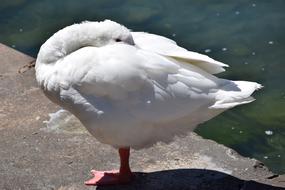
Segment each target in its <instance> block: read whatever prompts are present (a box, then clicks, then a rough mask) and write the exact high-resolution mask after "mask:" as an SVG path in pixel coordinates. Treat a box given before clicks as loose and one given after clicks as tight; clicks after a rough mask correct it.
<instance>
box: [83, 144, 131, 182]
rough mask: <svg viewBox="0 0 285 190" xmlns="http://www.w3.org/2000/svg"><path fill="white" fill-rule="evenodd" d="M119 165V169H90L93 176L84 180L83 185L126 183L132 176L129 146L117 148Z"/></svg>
mask: <svg viewBox="0 0 285 190" xmlns="http://www.w3.org/2000/svg"><path fill="white" fill-rule="evenodd" d="M119 155H120V161H121V166H120V170H119V171H95V170H92V171H91V173H92V174H93V176H94V177H93V178H92V179H90V180H88V181H86V182H85V185H116V184H126V183H128V182H130V181H131V180H132V178H133V173H132V172H131V169H130V165H129V157H130V148H120V149H119Z"/></svg>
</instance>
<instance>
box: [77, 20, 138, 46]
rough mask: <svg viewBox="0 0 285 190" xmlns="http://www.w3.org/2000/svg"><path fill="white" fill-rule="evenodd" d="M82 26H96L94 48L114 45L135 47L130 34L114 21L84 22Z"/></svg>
mask: <svg viewBox="0 0 285 190" xmlns="http://www.w3.org/2000/svg"><path fill="white" fill-rule="evenodd" d="M82 24H90V25H93V24H94V25H96V27H95V28H96V30H94V33H95V35H96V38H97V39H96V40H94V46H96V47H100V46H105V45H109V44H114V43H125V44H129V45H135V43H134V40H133V37H132V34H131V32H130V31H129V30H128V29H127V28H126V27H125V26H123V25H120V24H118V23H116V22H114V21H110V20H104V21H102V22H84V23H82ZM91 28H92V26H91Z"/></svg>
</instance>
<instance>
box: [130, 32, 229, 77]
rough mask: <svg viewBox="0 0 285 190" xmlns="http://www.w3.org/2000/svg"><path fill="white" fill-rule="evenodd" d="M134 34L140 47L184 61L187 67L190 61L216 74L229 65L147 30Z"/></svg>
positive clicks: (183, 64)
mask: <svg viewBox="0 0 285 190" xmlns="http://www.w3.org/2000/svg"><path fill="white" fill-rule="evenodd" d="M132 36H133V39H134V42H135V44H136V45H137V46H138V47H139V48H141V49H144V50H148V51H152V52H155V53H158V54H161V55H164V56H169V57H172V58H174V59H176V60H178V61H182V62H181V65H182V66H183V67H185V68H187V64H185V63H190V64H193V65H196V66H198V67H200V68H201V69H203V70H205V71H207V72H208V73H210V74H216V73H220V72H223V71H225V69H224V68H223V67H228V65H226V64H224V63H221V62H219V61H216V60H214V59H212V58H210V57H208V56H206V55H203V54H200V53H196V52H192V51H188V50H187V49H184V48H182V47H180V46H178V45H177V44H176V42H175V41H173V40H171V39H168V38H166V37H163V36H159V35H155V34H150V33H146V32H132Z"/></svg>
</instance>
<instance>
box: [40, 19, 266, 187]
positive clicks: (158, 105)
mask: <svg viewBox="0 0 285 190" xmlns="http://www.w3.org/2000/svg"><path fill="white" fill-rule="evenodd" d="M227 66H228V65H226V64H224V63H221V62H218V61H215V60H214V59H211V58H210V57H208V56H206V55H202V54H199V53H195V52H191V51H188V50H186V49H184V48H182V47H179V46H178V45H177V44H176V43H175V42H174V41H172V40H170V39H168V38H165V37H163V36H159V35H155V34H150V33H146V32H130V30H128V29H127V28H126V27H124V26H122V25H120V24H118V23H116V22H113V21H110V20H105V21H102V22H83V23H81V24H74V25H71V26H68V27H66V28H64V29H62V30H60V31H58V32H56V33H55V34H54V35H53V36H51V37H50V38H49V39H48V40H47V41H46V42H45V43H44V44H43V45H42V46H41V48H40V51H39V53H38V57H37V61H36V78H37V81H38V83H39V85H40V87H41V88H42V89H43V91H44V93H45V95H46V96H47V97H48V98H49V99H50V100H52V101H53V102H54V103H56V104H58V105H60V106H62V107H63V108H65V109H66V110H69V111H70V112H71V113H72V114H74V115H75V116H76V117H77V118H78V119H79V120H80V121H81V122H82V124H83V125H84V126H85V127H86V128H87V130H88V131H89V132H90V133H91V134H92V135H93V136H94V137H95V138H96V139H97V140H98V141H100V142H102V143H105V144H109V145H111V146H113V147H115V148H117V149H119V155H120V160H121V166H120V170H119V171H118V172H114V171H111V172H100V171H95V170H92V173H93V175H94V178H92V179H90V180H89V181H87V182H85V184H87V185H106V184H118V183H127V182H129V181H130V180H131V179H132V177H133V174H132V172H131V170H130V167H129V151H130V148H134V149H141V148H145V147H149V146H151V145H153V144H154V143H156V142H158V141H162V142H166V143H167V142H170V141H171V140H172V139H173V137H175V136H181V135H186V134H187V132H189V131H191V130H193V129H194V128H195V127H196V126H197V125H198V124H200V123H203V122H205V121H207V120H209V119H211V118H213V117H214V116H216V115H218V114H220V113H221V112H223V111H225V110H227V109H229V108H232V107H234V106H237V105H241V104H246V103H249V102H252V101H253V100H254V99H253V98H252V97H251V94H252V93H253V92H254V91H255V90H257V89H259V88H261V87H262V86H261V85H260V84H258V83H255V82H247V81H230V80H225V79H220V78H217V77H216V76H214V75H213V74H216V73H220V72H222V71H224V68H223V67H227Z"/></svg>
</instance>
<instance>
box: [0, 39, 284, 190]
mask: <svg viewBox="0 0 285 190" xmlns="http://www.w3.org/2000/svg"><path fill="white" fill-rule="evenodd" d="M32 60H33V58H32V57H29V56H27V55H24V54H22V53H20V52H17V51H15V50H13V49H11V48H9V47H7V46H5V45H2V44H0V121H1V122H0V189H1V190H2V189H3V190H6V189H7V190H8V189H9V190H10V189H11V190H14V189H15V190H20V189H21V190H22V189H27V190H33V189H39V190H52V189H54V190H67V189H70V190H79V189H80V190H81V189H87V190H93V189H98V190H99V189H173V190H175V189H179V190H180V189H189V190H223V189H230V190H241V189H243V190H254V189H258V190H263V189H268V190H269V189H270V190H277V189H285V188H284V187H285V177H284V175H283V176H278V175H274V174H273V173H271V172H270V171H268V169H267V168H266V167H265V166H264V165H263V164H262V163H260V162H258V161H256V160H254V159H249V158H244V157H242V156H240V155H238V154H237V153H236V152H235V151H233V150H231V149H229V148H226V147H224V146H222V145H219V144H217V143H215V142H213V141H211V140H205V139H202V138H201V137H199V136H197V135H196V134H194V133H191V134H190V135H189V136H187V137H185V138H180V139H177V140H176V141H174V142H173V143H171V144H168V145H165V144H158V145H156V146H154V147H152V148H149V149H144V150H140V151H132V153H131V166H132V169H133V170H134V171H135V172H136V173H135V175H136V178H135V181H134V182H132V183H131V184H128V185H120V186H109V187H87V186H85V185H84V183H83V182H84V181H85V180H86V179H88V178H89V177H90V174H89V171H90V170H91V169H92V168H96V169H99V170H108V169H114V168H118V166H119V162H118V156H117V153H116V150H114V149H113V148H111V147H110V146H108V145H103V144H101V143H99V142H97V141H96V139H94V138H93V137H92V136H90V135H89V134H88V133H87V132H86V131H85V129H84V128H83V127H82V125H81V124H80V123H79V122H78V120H77V119H76V118H74V117H73V116H71V115H70V114H69V113H67V112H65V111H59V112H57V111H58V110H59V109H60V108H59V107H58V106H56V105H54V104H53V103H51V102H50V101H49V100H48V99H47V98H46V97H45V96H44V95H43V93H42V92H41V91H40V89H39V88H38V87H37V85H36V82H35V77H34V69H30V70H28V71H27V72H25V73H22V74H19V73H18V70H19V68H20V67H22V66H23V65H25V64H27V63H29V62H31V61H32ZM50 113H53V114H50ZM49 114H50V115H49ZM50 116H51V117H50Z"/></svg>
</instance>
